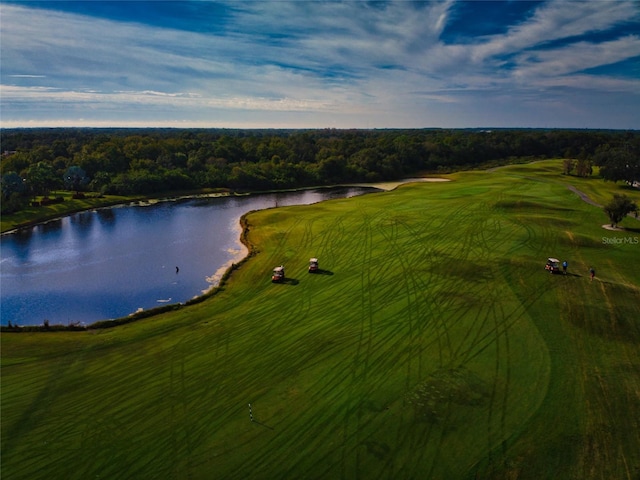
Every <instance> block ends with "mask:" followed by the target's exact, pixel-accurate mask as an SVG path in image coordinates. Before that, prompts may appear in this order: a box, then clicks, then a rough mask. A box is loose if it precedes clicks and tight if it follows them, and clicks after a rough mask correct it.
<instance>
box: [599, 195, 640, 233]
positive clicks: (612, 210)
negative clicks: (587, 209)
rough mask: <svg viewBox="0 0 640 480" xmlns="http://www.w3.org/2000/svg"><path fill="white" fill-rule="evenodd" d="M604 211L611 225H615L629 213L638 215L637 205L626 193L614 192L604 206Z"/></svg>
mask: <svg viewBox="0 0 640 480" xmlns="http://www.w3.org/2000/svg"><path fill="white" fill-rule="evenodd" d="M604 211H605V213H606V214H607V215H608V216H609V219H610V220H611V226H612V227H615V226H616V225H618V223H620V222H621V221H622V219H623V218H624V217H626V216H627V215H628V214H629V213H631V212H635V213H636V215H638V205H636V203H635V202H634V201H632V200H631V199H630V198H629V197H627V196H626V195H620V194H617V193H614V194H613V198H612V199H611V201H610V202H609V203H607V204H606V205H605V206H604Z"/></svg>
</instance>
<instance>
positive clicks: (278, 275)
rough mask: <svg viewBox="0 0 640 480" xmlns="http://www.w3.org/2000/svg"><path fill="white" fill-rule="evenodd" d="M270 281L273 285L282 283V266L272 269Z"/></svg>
mask: <svg viewBox="0 0 640 480" xmlns="http://www.w3.org/2000/svg"><path fill="white" fill-rule="evenodd" d="M271 281H272V282H274V283H278V282H282V281H284V265H280V266H279V267H276V268H274V269H273V275H271Z"/></svg>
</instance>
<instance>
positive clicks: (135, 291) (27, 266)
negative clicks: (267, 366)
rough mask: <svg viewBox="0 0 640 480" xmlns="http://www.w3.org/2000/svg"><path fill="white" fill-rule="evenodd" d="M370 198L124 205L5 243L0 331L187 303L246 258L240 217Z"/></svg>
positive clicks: (320, 195) (312, 195)
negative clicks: (1, 327)
mask: <svg viewBox="0 0 640 480" xmlns="http://www.w3.org/2000/svg"><path fill="white" fill-rule="evenodd" d="M370 191H372V189H368V188H359V187H348V188H336V189H317V190H305V191H299V192H288V193H277V194H275V193H274V194H263V195H251V196H245V197H219V198H207V199H188V200H180V201H172V202H161V203H156V204H152V205H147V206H141V205H136V206H132V205H129V206H122V207H114V208H108V209H100V210H94V211H87V212H82V213H78V214H74V215H71V216H68V217H64V218H62V219H59V220H55V221H51V222H48V223H46V224H41V225H37V226H35V227H33V228H29V229H24V230H21V231H19V232H15V233H12V234H8V235H3V236H2V238H1V239H0V322H1V323H2V325H7V324H8V322H9V321H11V323H12V324H19V325H39V324H42V323H43V322H44V320H45V319H46V320H49V323H50V324H51V325H54V324H64V325H67V324H69V323H76V322H79V323H82V324H89V323H93V322H95V321H98V320H104V319H110V318H118V317H123V316H126V315H128V314H130V313H133V312H135V311H137V310H139V309H148V308H153V307H157V306H160V305H163V304H167V303H179V302H184V301H187V300H189V299H191V298H193V297H196V296H198V295H201V294H202V293H203V292H205V291H206V290H207V289H209V288H211V286H213V285H215V284H217V281H218V280H219V278H220V276H221V275H222V273H224V271H225V270H226V268H228V267H229V266H230V265H231V263H232V262H234V261H238V260H239V259H241V258H243V257H244V256H245V254H246V251H245V249H244V247H243V246H242V244H241V243H240V241H239V238H240V233H241V232H240V224H239V219H240V217H241V216H242V215H243V214H245V213H246V212H248V211H250V210H258V209H264V208H270V207H274V206H276V204H277V205H278V206H285V205H302V204H311V203H316V202H319V201H322V200H327V199H330V198H347V197H352V196H355V195H360V194H363V193H367V192H370ZM176 267H179V271H176Z"/></svg>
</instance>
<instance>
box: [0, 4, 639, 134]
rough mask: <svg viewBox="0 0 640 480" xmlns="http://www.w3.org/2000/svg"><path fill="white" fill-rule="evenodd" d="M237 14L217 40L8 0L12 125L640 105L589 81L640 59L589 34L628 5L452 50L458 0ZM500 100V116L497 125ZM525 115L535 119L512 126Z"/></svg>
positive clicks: (599, 7)
mask: <svg viewBox="0 0 640 480" xmlns="http://www.w3.org/2000/svg"><path fill="white" fill-rule="evenodd" d="M231 5H232V6H233V8H234V12H235V13H234V14H235V16H234V17H232V18H231V19H230V20H229V22H230V23H229V24H227V25H226V30H225V31H224V32H220V33H218V34H213V33H198V32H190V31H182V30H176V29H169V28H157V27H152V26H149V25H143V24H135V23H119V22H115V21H110V20H104V19H96V18H90V17H85V16H81V15H73V14H68V13H60V12H55V11H49V10H47V11H44V10H38V9H32V8H26V7H24V6H15V5H1V6H0V9H1V12H2V43H1V48H2V63H3V65H2V66H3V69H2V72H1V79H2V83H3V86H2V87H1V90H0V101H1V103H2V108H3V124H6V121H7V119H9V120H11V118H12V117H11V116H12V115H14V116H19V117H20V118H24V115H28V114H29V111H32V112H34V115H35V114H41V115H55V114H58V115H60V114H63V115H65V114H67V115H69V116H73V118H80V117H78V116H77V115H78V113H77V112H78V111H80V110H82V109H83V108H85V107H86V108H90V109H92V110H93V112H94V113H95V115H96V116H95V117H94V121H96V122H99V121H101V120H100V118H99V115H101V114H103V115H104V116H105V117H106V116H107V115H113V112H114V111H118V112H119V113H120V121H121V122H124V121H125V116H126V115H131V116H133V115H137V114H138V112H136V106H138V107H140V108H139V109H138V110H140V111H145V112H156V114H155V116H153V118H157V119H159V120H158V122H160V121H162V122H182V120H178V118H182V117H180V116H184V117H187V118H191V119H192V122H196V123H197V122H206V121H207V120H206V119H207V118H211V120H210V122H211V123H212V124H213V123H215V122H218V121H220V122H223V121H228V122H230V123H229V124H231V123H232V122H241V121H242V120H241V117H240V115H245V118H247V120H246V121H247V125H249V124H252V125H255V121H257V119H261V121H263V122H275V121H277V122H279V123H278V125H284V124H285V123H286V124H288V125H293V126H313V125H311V124H312V123H313V122H314V121H315V122H316V125H315V126H325V125H327V124H332V125H336V124H340V125H342V126H344V127H349V126H365V127H366V126H412V125H413V126H456V122H457V126H473V125H469V123H465V122H469V121H472V120H473V121H479V122H482V125H490V124H493V125H499V124H501V122H500V121H499V118H504V119H505V120H504V121H505V122H506V121H508V122H511V121H514V120H513V119H514V118H516V119H517V118H518V117H517V115H514V114H513V112H509V111H507V109H509V108H511V109H514V108H518V107H517V105H520V104H522V103H524V102H526V103H528V104H531V105H535V104H539V105H545V104H549V103H550V102H551V100H550V98H549V90H550V89H557V88H559V87H579V86H582V87H584V88H586V86H588V85H591V90H592V91H593V92H594V93H595V92H597V91H598V89H600V91H599V93H598V94H600V95H603V96H606V94H607V93H608V89H612V90H613V91H615V92H623V91H624V92H628V93H629V94H630V99H631V100H630V102H631V103H633V102H636V104H637V102H638V95H637V92H638V91H640V90H638V85H637V82H635V81H633V80H631V79H628V80H624V79H619V78H615V77H613V76H608V77H604V76H602V75H598V76H596V75H587V74H586V73H584V71H585V70H587V69H589V68H593V67H598V66H602V65H607V64H610V63H615V62H620V61H624V60H626V59H629V58H633V57H634V56H637V55H638V54H639V49H640V40H639V38H638V36H635V35H631V36H626V37H623V38H617V39H609V40H607V41H603V42H599V43H597V42H595V41H591V40H587V39H585V38H582V37H581V36H582V35H584V34H586V33H588V32H593V31H606V30H607V29H609V28H611V27H612V26H614V25H616V24H619V23H621V22H625V21H627V20H628V19H629V18H632V17H634V15H635V18H637V15H638V10H637V7H636V6H635V5H634V4H633V3H631V2H611V3H610V2H553V3H548V4H541V7H539V8H538V9H537V10H536V11H535V12H534V13H533V14H532V16H531V17H530V18H528V19H527V20H525V21H523V22H522V23H520V24H519V25H514V26H512V27H511V28H509V29H508V30H507V32H506V33H505V34H501V35H492V36H485V37H479V38H476V39H475V43H474V42H471V43H468V44H453V45H445V44H444V43H443V42H442V41H441V40H440V35H441V34H442V32H443V31H444V30H443V29H444V28H446V26H447V21H448V19H449V16H450V14H451V12H452V8H454V7H455V5H456V3H454V2H452V1H445V2H425V3H419V4H417V6H416V4H414V3H410V2H403V1H400V2H392V3H389V4H386V3H385V4H382V3H380V4H375V5H373V6H371V5H369V4H367V3H365V2H360V1H351V2H338V3H336V2H295V1H294V2H248V3H233V4H231ZM574 36H575V37H578V38H580V41H579V42H576V41H575V39H574ZM561 40H562V42H560V41H561ZM554 41H558V42H557V43H556V44H550V42H554ZM506 62H509V65H508V68H505V63H506ZM510 96H511V99H512V100H511V101H510V102H509V101H507V100H505V99H507V98H508V97H510ZM516 98H517V99H518V100H519V101H513V100H514V99H516ZM492 99H494V100H496V101H495V102H494V105H495V106H496V108H497V106H498V105H499V106H500V108H501V109H502V110H500V111H498V110H496V111H495V112H491V115H489V114H488V112H487V110H488V108H487V102H490V101H491V100H492ZM503 100H504V101H503ZM553 101H554V102H556V101H561V99H560V97H554V99H553ZM54 106H55V108H54ZM29 109H31V110H29ZM56 109H57V110H58V112H57V113H56V111H55V110H56ZM160 111H161V112H162V115H164V116H161V115H159V114H157V112H160ZM64 112H71V113H64ZM219 112H224V115H223V114H220V113H219ZM246 112H254V113H253V115H251V116H250V117H249V116H247V115H246ZM256 112H258V113H256ZM474 112H475V113H474ZM483 113H484V117H483ZM287 114H291V115H292V117H291V119H287V118H286V115H287ZM216 115H218V117H216V118H217V119H213V117H215V116H216ZM234 115H237V116H234ZM314 115H315V117H314ZM500 115H502V117H500ZM168 116H171V118H168ZM115 118H118V117H115ZM293 118H295V119H294V120H292V119H293ZM483 118H484V119H485V120H483ZM527 118H532V119H533V118H539V116H538V117H534V116H532V117H526V118H525V117H523V118H522V119H521V120H519V121H520V123H519V124H518V125H517V126H522V125H524V126H531V124H530V123H528V122H530V121H531V120H528V119H527ZM314 119H315V120H314ZM252 122H253V123H252ZM303 122H307V123H303ZM485 122H486V123H485ZM636 123H637V122H636ZM263 126H273V124H271V125H270V124H266V125H263Z"/></svg>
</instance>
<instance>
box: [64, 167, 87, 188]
mask: <svg viewBox="0 0 640 480" xmlns="http://www.w3.org/2000/svg"><path fill="white" fill-rule="evenodd" d="M63 179H64V186H65V188H68V189H70V190H73V191H74V192H76V195H77V194H78V193H79V192H80V190H82V189H83V188H84V186H85V185H86V184H87V183H89V177H87V174H86V173H85V171H84V170H83V169H82V168H80V167H78V166H77V165H73V166H71V167H69V168H68V169H67V171H66V172H64V176H63Z"/></svg>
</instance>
